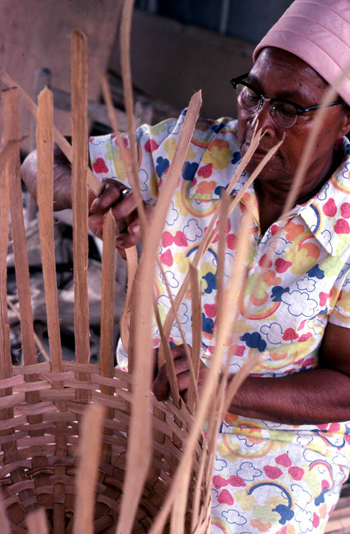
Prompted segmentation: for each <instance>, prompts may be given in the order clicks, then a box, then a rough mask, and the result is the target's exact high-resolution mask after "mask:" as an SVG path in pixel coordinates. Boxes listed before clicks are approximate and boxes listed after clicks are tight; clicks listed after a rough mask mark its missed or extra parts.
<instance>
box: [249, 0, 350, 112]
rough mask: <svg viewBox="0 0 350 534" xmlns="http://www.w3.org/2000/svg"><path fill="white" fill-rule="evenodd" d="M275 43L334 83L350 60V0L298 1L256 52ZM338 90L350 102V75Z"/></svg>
mask: <svg viewBox="0 0 350 534" xmlns="http://www.w3.org/2000/svg"><path fill="white" fill-rule="evenodd" d="M267 46H274V47H276V48H282V49H283V50H287V51H288V52H290V53H291V54H294V55H295V56H298V57H299V58H301V59H302V60H303V61H305V63H307V64H308V65H310V66H311V67H312V68H313V69H314V70H315V71H316V72H317V73H318V74H320V76H322V77H323V78H324V79H325V80H326V81H327V82H328V83H329V84H330V85H332V83H334V82H335V80H336V79H337V78H338V77H339V76H340V75H341V73H342V71H343V70H344V68H345V67H348V66H349V63H350V1H349V0H295V1H294V2H293V3H292V5H291V6H290V7H289V8H288V9H287V11H286V12H285V13H284V15H282V17H281V18H280V19H279V20H278V21H277V22H276V24H275V25H274V26H272V28H271V30H270V31H269V32H268V33H267V34H266V35H265V37H264V38H263V39H262V41H261V42H260V43H259V44H258V45H257V47H256V48H255V50H254V53H253V60H254V62H255V61H256V60H257V57H258V55H259V54H260V52H261V50H262V49H263V48H265V47H267ZM338 93H339V94H340V96H341V97H342V98H343V100H344V101H345V102H346V103H347V104H348V105H350V74H348V76H347V78H346V79H345V81H344V82H343V84H342V86H341V88H340V89H339V90H338Z"/></svg>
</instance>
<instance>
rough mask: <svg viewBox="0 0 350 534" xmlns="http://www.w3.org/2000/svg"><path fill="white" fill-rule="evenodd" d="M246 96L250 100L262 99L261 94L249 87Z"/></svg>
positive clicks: (257, 100)
mask: <svg viewBox="0 0 350 534" xmlns="http://www.w3.org/2000/svg"><path fill="white" fill-rule="evenodd" d="M244 98H245V99H246V100H249V101H250V102H259V100H260V97H259V95H257V94H256V93H254V91H250V90H249V89H247V90H246V91H245V94H244Z"/></svg>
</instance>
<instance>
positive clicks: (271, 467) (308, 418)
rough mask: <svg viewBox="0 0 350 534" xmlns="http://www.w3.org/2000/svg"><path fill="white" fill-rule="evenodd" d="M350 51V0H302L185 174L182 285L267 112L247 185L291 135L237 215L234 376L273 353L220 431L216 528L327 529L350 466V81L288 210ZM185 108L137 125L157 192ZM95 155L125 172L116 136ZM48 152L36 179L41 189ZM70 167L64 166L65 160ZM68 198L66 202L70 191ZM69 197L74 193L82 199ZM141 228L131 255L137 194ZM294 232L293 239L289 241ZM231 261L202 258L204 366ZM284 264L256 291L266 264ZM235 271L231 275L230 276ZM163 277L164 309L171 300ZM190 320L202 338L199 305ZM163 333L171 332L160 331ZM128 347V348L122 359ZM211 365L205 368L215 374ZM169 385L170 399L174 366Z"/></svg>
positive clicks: (169, 239) (99, 167)
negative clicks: (175, 115)
mask: <svg viewBox="0 0 350 534" xmlns="http://www.w3.org/2000/svg"><path fill="white" fill-rule="evenodd" d="M349 47H350V3H349V2H348V1H347V0H334V1H333V2H331V3H330V2H328V1H327V0H296V1H295V2H294V3H293V4H292V6H291V7H290V8H289V9H288V10H287V12H286V13H285V14H284V16H283V17H282V18H281V19H280V21H278V22H277V24H276V25H275V26H274V27H273V28H272V29H271V30H270V32H269V33H268V34H267V35H266V36H265V38H264V39H263V40H262V42H261V43H260V44H259V45H258V46H257V48H256V49H255V52H254V66H253V68H252V69H251V71H250V72H249V73H248V74H245V75H243V76H240V77H238V78H236V79H234V80H232V84H233V86H234V88H235V89H236V91H237V93H238V122H237V121H235V120H232V119H227V118H225V119H220V120H218V121H210V120H200V121H199V122H198V123H197V126H196V129H195V133H194V136H193V139H192V143H191V147H190V150H189V152H188V155H187V161H186V163H185V165H184V168H183V172H182V177H181V179H180V180H179V184H178V187H177V190H176V192H175V196H174V199H173V202H172V207H171V210H170V212H169V214H168V217H167V223H166V228H165V229H164V232H163V236H162V243H161V253H160V260H161V262H162V264H163V267H164V270H165V271H166V275H167V277H168V282H169V285H170V287H171V289H172V291H173V294H174V295H175V294H176V291H177V288H178V287H180V285H181V283H182V280H183V278H184V276H185V273H186V269H187V262H188V259H191V257H192V255H193V254H194V252H195V251H196V249H197V247H198V243H199V242H200V240H201V237H202V235H203V231H204V229H205V227H207V226H208V223H209V221H210V217H211V213H212V212H213V210H214V208H215V206H216V203H217V201H218V199H219V198H220V195H221V192H222V190H223V188H225V187H227V185H228V183H229V181H230V179H231V177H232V175H233V173H234V170H235V168H236V167H237V164H238V162H239V160H240V158H241V156H242V155H243V154H245V152H246V151H247V149H248V147H249V144H250V142H251V139H252V136H253V131H254V128H255V126H256V123H257V121H258V122H259V126H260V127H261V128H263V131H264V133H265V135H264V137H263V138H262V141H261V143H260V145H259V148H258V149H257V150H256V152H255V153H254V155H253V157H252V159H251V161H250V163H249V165H248V167H247V169H246V172H244V173H243V175H242V176H241V177H240V179H239V182H238V184H237V186H236V191H235V193H237V191H239V189H240V188H241V187H242V185H243V184H244V183H245V182H246V180H247V177H248V176H249V174H250V173H251V172H252V171H253V170H254V169H255V168H256V166H257V165H258V163H259V162H260V161H261V159H262V158H263V157H264V155H265V154H266V153H267V151H268V150H269V149H270V148H271V147H272V146H274V145H275V144H276V142H278V141H280V140H281V139H282V138H283V136H284V141H283V144H282V145H281V147H280V148H279V150H278V152H277V153H276V154H275V156H274V157H273V158H272V159H271V161H270V162H269V163H268V165H267V166H266V167H265V168H264V170H263V171H262V172H261V173H260V175H259V176H258V179H257V180H256V182H255V184H254V186H251V187H250V188H249V189H248V192H247V193H246V195H245V196H244V197H243V199H242V201H241V203H240V205H239V206H238V207H237V209H236V210H235V211H234V212H233V213H232V215H231V216H230V218H229V220H228V222H227V227H228V233H227V250H226V257H227V261H228V264H229V263H230V261H232V259H233V258H234V254H235V247H236V242H237V237H236V236H237V232H238V229H239V225H240V220H241V215H242V211H244V209H245V204H246V203H247V202H248V201H251V202H252V204H253V206H254V226H253V228H252V231H251V238H250V239H251V251H252V252H251V256H250V260H249V265H248V282H247V286H246V288H245V290H244V296H243V302H242V306H241V310H240V315H239V317H238V320H237V327H238V329H239V333H240V334H239V336H238V337H237V339H236V340H235V342H234V344H232V345H231V347H230V348H229V353H230V356H232V359H231V366H230V370H231V372H232V374H234V373H235V372H236V371H237V370H238V369H239V368H240V367H241V366H242V364H243V362H244V361H245V360H246V359H247V358H248V357H249V356H250V355H251V354H252V353H254V352H256V351H260V352H264V351H267V352H268V358H266V359H265V360H264V361H263V362H262V363H261V365H260V367H259V369H258V370H257V371H256V370H255V374H254V376H250V377H249V378H248V379H247V380H246V381H245V383H244V385H243V386H242V387H241V388H240V390H239V391H238V394H237V395H236V396H235V398H234V399H232V403H231V407H230V410H229V413H228V414H227V415H226V417H225V420H224V421H223V423H222V426H221V429H220V434H219V437H218V452H217V459H216V463H215V466H214V474H213V495H212V496H213V508H212V532H214V533H230V532H240V533H242V534H243V533H245V534H248V533H251V534H253V533H259V532H273V533H279V534H287V533H288V534H292V533H295V534H297V533H306V532H311V531H313V532H323V531H324V528H325V525H326V522H327V520H328V517H329V514H330V513H331V512H332V510H333V508H334V506H335V504H336V502H337V499H338V497H339V493H340V490H341V485H342V483H343V482H344V481H345V480H346V479H347V477H348V474H349V467H350V422H348V421H349V420H350V348H349V347H350V329H349V327H350V222H349V220H350V197H348V192H350V182H349V179H348V172H349V170H350V159H349V154H350V146H349V144H348V141H347V139H346V138H345V137H344V136H345V135H346V134H347V133H348V131H349V130H350V110H349V108H348V105H350V80H349V79H346V82H344V84H343V86H342V88H341V90H340V91H339V96H338V97H336V98H335V100H334V102H332V104H331V105H330V106H329V109H327V112H326V116H325V119H324V122H323V125H322V129H321V132H320V134H319V135H318V138H317V142H316V145H315V147H314V150H313V153H312V157H311V159H310V161H309V166H308V169H307V172H306V174H305V178H304V181H303V184H302V186H301V188H300V190H299V193H298V197H297V201H296V204H295V206H294V207H293V209H292V210H291V211H290V212H289V213H288V214H287V215H286V216H284V217H283V218H281V214H282V209H283V206H284V203H285V200H286V197H287V195H288V192H289V190H290V188H291V185H292V182H293V178H294V176H295V172H296V169H297V167H298V164H299V161H300V155H301V153H302V151H303V148H304V146H305V143H306V140H307V138H308V135H309V133H310V131H311V129H312V127H313V125H314V119H315V110H316V109H317V108H318V107H319V104H320V102H321V99H322V96H323V94H324V92H325V90H326V88H327V86H328V84H332V83H333V82H334V81H335V79H336V78H337V76H338V75H339V74H340V73H341V70H342V68H345V66H346V64H347V59H348V57H349V56H348V50H349ZM183 120H184V119H183V114H182V115H181V116H180V118H179V119H178V120H169V121H166V122H164V123H161V124H159V125H157V126H153V127H148V126H143V127H141V128H139V130H138V132H137V140H138V144H139V154H140V161H139V165H140V178H141V180H142V184H141V189H142V192H143V196H144V200H145V201H146V202H151V203H152V202H155V201H156V197H157V190H158V186H159V185H160V184H161V182H162V181H164V180H165V179H166V172H167V169H168V167H169V164H170V160H171V158H172V156H173V153H174V147H175V145H176V142H177V139H178V135H179V132H180V131H181V127H182V124H183ZM90 154H91V163H92V167H93V169H94V171H95V173H96V175H97V176H98V177H99V178H100V179H107V178H108V179H113V178H115V177H116V175H117V176H118V179H119V180H122V181H125V183H126V178H125V173H123V168H122V166H121V163H120V160H119V156H118V150H117V146H116V143H115V141H114V138H113V137H111V136H105V137H102V138H95V139H91V142H90ZM35 165H36V163H35V155H34V154H32V155H31V156H29V158H28V160H27V161H26V163H25V164H24V169H23V174H24V178H25V180H26V182H27V184H28V185H29V187H30V189H32V190H33V189H35V186H34V185H33V184H34V174H35V172H33V171H35ZM57 165H58V164H57ZM56 170H57V175H58V179H57V188H56V189H57V202H59V205H60V207H66V206H67V204H69V171H68V169H67V168H64V165H62V166H59V165H58V166H57V168H56ZM62 199H64V200H62ZM67 199H68V200H67ZM118 199H119V190H118V188H116V187H114V186H112V185H110V184H108V185H107V186H106V189H105V192H104V194H103V195H102V196H101V197H100V198H99V199H96V200H95V201H94V202H93V204H92V206H91V209H90V223H91V226H92V228H94V230H95V232H96V233H100V231H101V222H102V220H103V216H104V214H105V213H106V210H107V209H108V208H109V207H110V206H111V205H112V204H114V203H115V202H116V201H118ZM114 215H115V217H116V219H117V220H120V219H127V221H128V223H129V226H128V229H127V231H126V232H125V233H124V234H121V235H120V236H119V238H118V243H117V246H118V247H119V248H121V249H123V248H125V247H127V246H130V245H131V244H134V243H135V242H136V241H138V240H139V236H140V234H139V223H138V218H137V214H136V213H135V203H134V199H133V195H132V193H130V194H129V195H127V196H126V198H124V199H123V200H122V201H120V202H119V203H117V204H116V205H115V207H114ZM277 229H280V234H279V236H278V238H277V240H274V238H273V236H274V234H275V233H276V230H277ZM216 254H217V244H215V243H214V244H213V245H212V246H211V247H210V248H209V250H208V252H207V253H206V255H205V256H204V258H203V261H202V263H201V265H200V269H199V270H200V276H201V279H202V282H203V283H202V291H203V294H202V316H203V332H202V361H203V362H205V363H206V364H208V362H210V358H211V354H212V353H213V348H214V344H215V318H216ZM267 254H269V260H268V269H267V270H266V273H265V274H264V277H263V282H262V284H261V285H260V286H259V291H258V293H252V288H253V287H254V282H255V280H256V277H257V276H258V275H259V272H260V271H261V268H262V267H261V266H262V264H263V262H264V258H266V255H267ZM227 272H229V271H227ZM164 286H165V285H164V280H163V279H162V277H161V276H160V277H159V281H158V283H157V296H158V304H159V308H160V313H161V316H162V317H164V315H165V313H166V311H167V309H168V308H169V298H168V297H167V292H166V290H165V287H164ZM179 321H180V322H181V324H182V327H183V329H184V331H185V334H186V340H187V343H188V344H189V345H191V301H190V297H189V296H188V295H186V298H185V300H184V302H183V304H182V306H181V308H180V317H179ZM157 335H158V332H157V331H156V329H155V332H154V336H155V338H157ZM171 341H173V343H174V344H175V345H178V346H177V347H176V348H174V349H173V353H174V358H175V365H176V372H177V376H178V381H179V386H180V389H181V390H182V391H185V390H186V389H187V387H188V383H189V373H188V369H187V363H186V358H184V353H183V348H182V346H181V338H180V335H179V331H178V328H177V325H176V324H175V325H174V326H173V329H172V332H171ZM126 362H127V355H126V354H125V351H124V350H123V348H122V347H121V348H120V349H119V360H118V363H119V365H120V366H122V367H123V366H125V365H126ZM205 369H206V366H205V365H204V364H203V366H202V369H201V379H200V380H201V381H202V380H203V378H204V376H205ZM154 392H155V394H156V395H157V397H158V398H160V399H164V398H166V396H167V395H168V381H167V376H166V372H165V370H164V368H163V369H161V370H160V372H159V374H158V376H157V378H156V380H155V383H154Z"/></svg>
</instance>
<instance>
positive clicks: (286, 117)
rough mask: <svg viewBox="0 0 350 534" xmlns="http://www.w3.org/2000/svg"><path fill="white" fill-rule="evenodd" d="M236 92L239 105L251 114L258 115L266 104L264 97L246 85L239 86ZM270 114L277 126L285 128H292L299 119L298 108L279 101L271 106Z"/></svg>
mask: <svg viewBox="0 0 350 534" xmlns="http://www.w3.org/2000/svg"><path fill="white" fill-rule="evenodd" d="M235 91H236V95H237V100H238V104H239V105H240V106H241V108H243V109H244V110H245V111H248V112H249V113H256V112H257V111H259V109H260V108H261V107H262V106H263V104H264V99H263V97H262V96H261V95H260V94H259V93H256V92H255V91H254V90H253V89H251V88H250V87H247V86H246V85H243V84H240V83H239V84H237V87H236V89H235ZM270 114H271V116H272V118H273V120H274V121H275V122H276V124H277V125H278V126H282V127H283V128H291V126H293V125H294V124H295V121H296V119H297V111H296V108H295V107H294V106H293V105H292V104H288V103H286V102H279V101H278V100H276V101H274V102H273V104H270Z"/></svg>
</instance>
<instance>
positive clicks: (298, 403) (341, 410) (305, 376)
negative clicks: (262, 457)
mask: <svg viewBox="0 0 350 534" xmlns="http://www.w3.org/2000/svg"><path fill="white" fill-rule="evenodd" d="M203 366H204V364H203V365H202V367H201V371H202V374H201V382H203V380H204V374H205V369H204V368H203ZM175 368H176V371H177V374H178V376H179V378H180V380H179V385H180V389H181V391H182V392H183V391H185V390H186V389H187V388H188V385H189V371H188V368H187V367H186V359H185V358H179V356H178V355H177V358H176V360H175ZM165 381H166V373H165V372H164V370H163V371H162V370H161V371H160V373H159V375H158V377H157V379H156V381H155V387H154V391H155V394H156V396H157V397H158V398H161V399H163V398H164V393H165V391H167V387H166V386H165V385H164V382H165ZM229 411H230V412H231V413H233V414H237V415H242V416H244V417H252V418H256V419H263V420H267V421H274V422H277V423H286V424H292V425H301V424H323V423H330V422H339V421H348V420H350V329H347V328H343V327H340V326H336V325H333V324H331V323H329V324H328V326H327V328H326V331H325V335H324V338H323V343H322V347H321V352H320V366H319V367H318V368H317V369H310V370H308V371H301V372H300V373H293V374H291V375H288V376H285V377H281V378H262V377H248V378H247V379H246V380H245V382H244V383H243V385H242V386H241V387H240V389H239V390H238V392H237V394H236V396H235V397H234V398H233V399H232V402H231V405H230V409H229Z"/></svg>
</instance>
